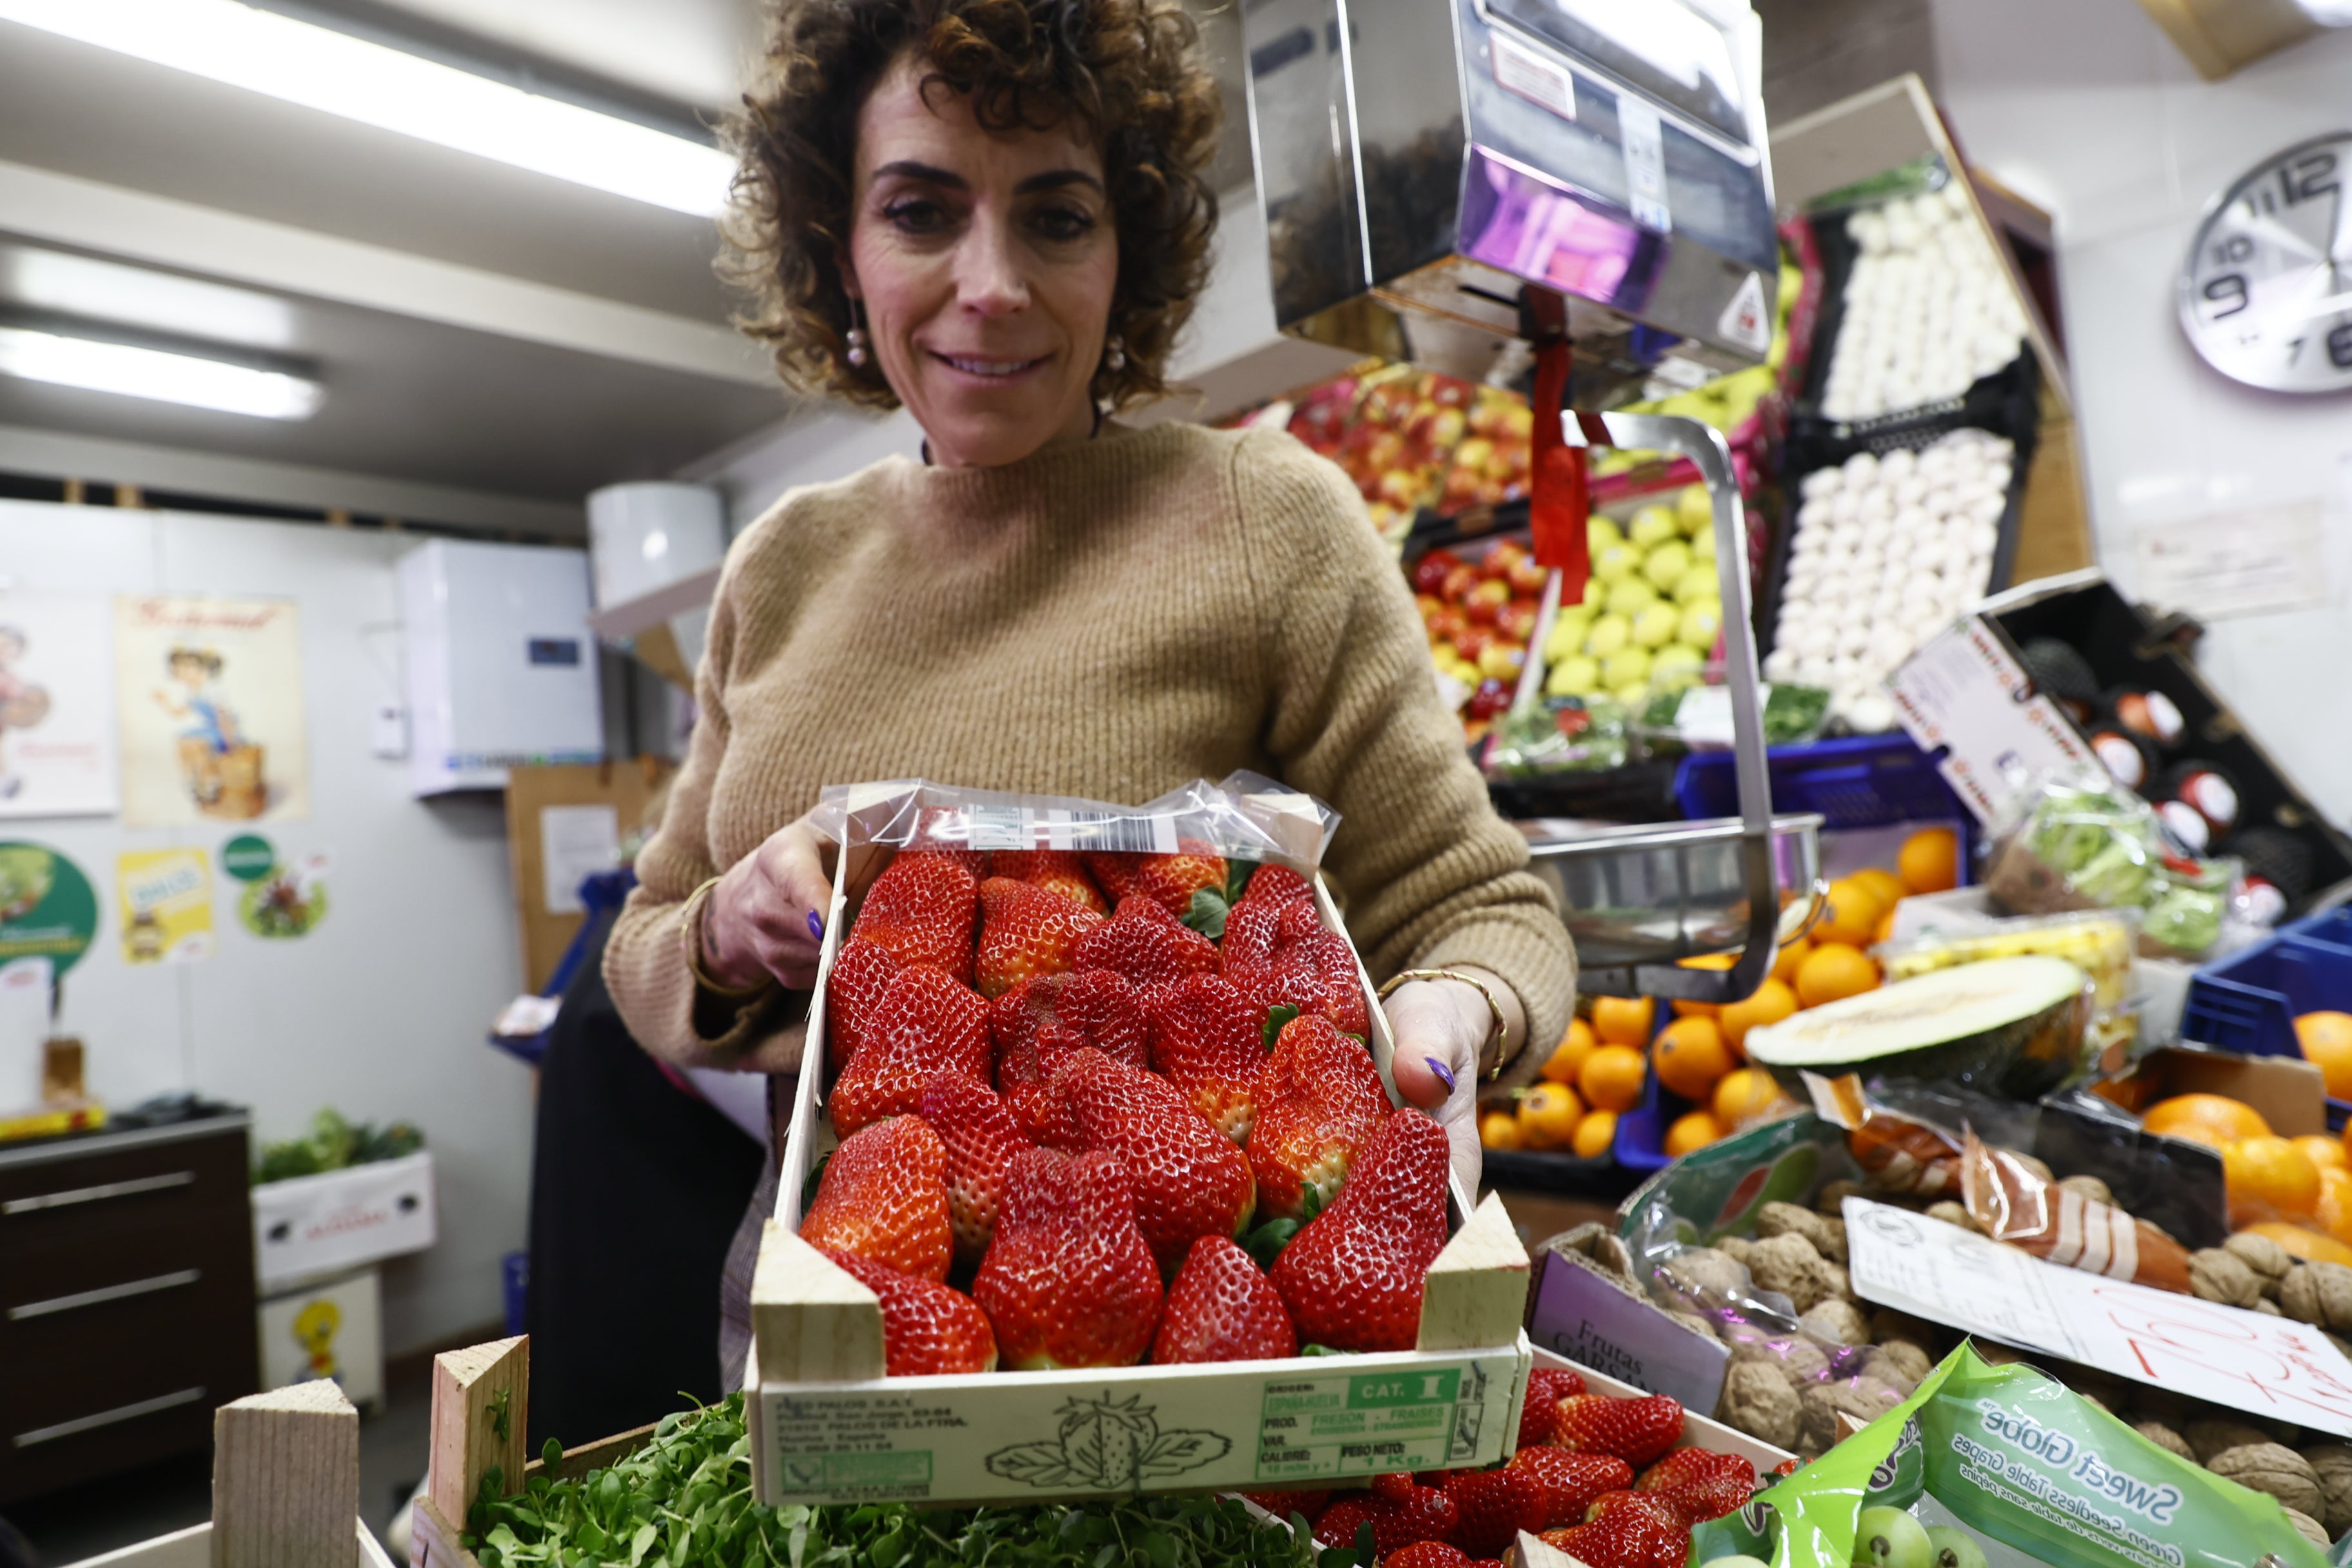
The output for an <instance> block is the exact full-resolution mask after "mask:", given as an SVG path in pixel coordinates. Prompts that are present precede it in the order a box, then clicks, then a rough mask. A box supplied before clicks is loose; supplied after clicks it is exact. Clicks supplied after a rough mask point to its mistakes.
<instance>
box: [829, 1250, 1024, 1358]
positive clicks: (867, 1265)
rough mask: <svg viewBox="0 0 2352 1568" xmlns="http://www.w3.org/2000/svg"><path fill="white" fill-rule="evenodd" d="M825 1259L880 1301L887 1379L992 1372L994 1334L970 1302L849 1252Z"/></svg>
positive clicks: (959, 1293)
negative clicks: (840, 1268) (832, 1262)
mask: <svg viewBox="0 0 2352 1568" xmlns="http://www.w3.org/2000/svg"><path fill="white" fill-rule="evenodd" d="M825 1256H826V1257H827V1258H832V1259H833V1260H834V1261H835V1263H837V1264H839V1265H840V1266H841V1267H842V1268H845V1269H847V1270H848V1271H849V1272H850V1274H851V1275H853V1276H854V1277H855V1278H856V1280H857V1282H858V1283H859V1284H860V1285H863V1286H865V1287H866V1289H868V1290H871V1291H873V1292H874V1294H875V1295H876V1296H877V1297H879V1298H880V1299H881V1301H882V1353H883V1358H884V1366H885V1370H886V1374H887V1375H888V1376H891V1377H940V1376H949V1375H952V1374H954V1373H971V1372H994V1371H995V1370H996V1335H995V1333H994V1332H993V1331H991V1330H990V1328H989V1326H988V1317H987V1315H986V1314H985V1313H983V1312H982V1311H981V1310H980V1308H979V1307H978V1306H977V1305H976V1304H975V1303H974V1302H973V1300H972V1299H971V1297H969V1296H967V1295H965V1294H964V1293H963V1292H962V1291H961V1290H950V1289H948V1288H947V1287H946V1286H944V1285H935V1284H933V1283H932V1282H931V1281H930V1280H929V1279H918V1278H917V1277H916V1276H914V1275H912V1274H901V1273H899V1272H898V1270H897V1269H895V1268H891V1267H890V1266H889V1265H888V1264H887V1263H877V1262H875V1261H874V1260H873V1259H872V1258H860V1257H859V1256H858V1255H857V1254H856V1253H854V1252H843V1251H841V1250H839V1249H837V1248H834V1249H828V1250H827V1251H826V1252H825Z"/></svg>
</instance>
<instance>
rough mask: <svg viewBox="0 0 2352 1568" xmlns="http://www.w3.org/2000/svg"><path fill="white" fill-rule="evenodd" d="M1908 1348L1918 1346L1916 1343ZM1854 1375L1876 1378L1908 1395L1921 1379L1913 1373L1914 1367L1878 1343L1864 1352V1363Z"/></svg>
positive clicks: (1914, 1348)
mask: <svg viewBox="0 0 2352 1568" xmlns="http://www.w3.org/2000/svg"><path fill="white" fill-rule="evenodd" d="M1917 1348H1918V1347H1916V1345H1915V1346H1906V1349H1913V1350H1916V1349H1917ZM1854 1375H1855V1376H1857V1377H1867V1378H1874V1379H1876V1380H1877V1381H1878V1382H1880V1383H1883V1384H1886V1385H1887V1386H1888V1387H1890V1388H1895V1389H1899V1390H1901V1391H1902V1393H1903V1394H1905V1395H1906V1396H1907V1395H1908V1394H1910V1392H1911V1391H1912V1390H1913V1389H1915V1388H1916V1387H1918V1386H1919V1379H1918V1378H1916V1377H1915V1376H1913V1375H1912V1368H1911V1366H1910V1364H1909V1363H1906V1362H1904V1361H1900V1360H1898V1359H1896V1358H1895V1357H1894V1356H1891V1355H1888V1354H1887V1353H1886V1352H1885V1351H1884V1350H1881V1349H1880V1348H1878V1347H1877V1346H1876V1345H1873V1346H1872V1347H1871V1348H1870V1349H1869V1350H1867V1351H1864V1352H1863V1356H1862V1364H1861V1365H1860V1366H1859V1367H1857V1368H1856V1369H1855V1372H1854Z"/></svg>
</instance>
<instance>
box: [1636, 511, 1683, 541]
mask: <svg viewBox="0 0 2352 1568" xmlns="http://www.w3.org/2000/svg"><path fill="white" fill-rule="evenodd" d="M1681 535H1682V525H1681V524H1680V523H1678V522H1676V521H1675V512H1674V509H1673V508H1672V507H1664V506H1645V507H1643V509H1642V510H1639V511H1637V512H1635V513H1634V514H1633V527H1631V528H1629V529H1627V530H1626V531H1625V537H1626V538H1627V539H1628V540H1631V541H1632V542H1633V544H1634V545H1635V546H1636V547H1637V548H1639V549H1643V550H1654V549H1656V548H1657V547H1658V546H1659V545H1661V544H1664V542H1666V541H1667V540H1669V539H1676V538H1679V537H1681Z"/></svg>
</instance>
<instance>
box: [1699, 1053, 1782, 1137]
mask: <svg viewBox="0 0 2352 1568" xmlns="http://www.w3.org/2000/svg"><path fill="white" fill-rule="evenodd" d="M1787 1098H1788V1097H1787V1096H1786V1095H1784V1094H1782V1093H1781V1092H1780V1085H1779V1084H1777V1083H1775V1082H1773V1081H1772V1075H1771V1074H1770V1073H1769V1072H1766V1071H1765V1070H1764V1069H1763V1068H1733V1069H1732V1070H1731V1071H1729V1072H1727V1073H1725V1074H1724V1075H1723V1081H1722V1082H1721V1083H1718V1084H1717V1085H1716V1086H1715V1095H1714V1098H1713V1100H1710V1101H1709V1103H1708V1106H1707V1109H1708V1110H1712V1111H1714V1112H1715V1119H1716V1120H1717V1121H1720V1122H1722V1123H1723V1124H1724V1126H1726V1127H1738V1126H1740V1125H1742V1124H1744V1123H1746V1122H1748V1121H1753V1120H1754V1119H1755V1118H1757V1117H1759V1116H1761V1115H1763V1114H1764V1113H1765V1112H1766V1111H1768V1110H1771V1109H1772V1108H1773V1107H1774V1106H1776V1105H1779V1104H1780V1103H1781V1102H1782V1101H1783V1100H1786V1099H1787Z"/></svg>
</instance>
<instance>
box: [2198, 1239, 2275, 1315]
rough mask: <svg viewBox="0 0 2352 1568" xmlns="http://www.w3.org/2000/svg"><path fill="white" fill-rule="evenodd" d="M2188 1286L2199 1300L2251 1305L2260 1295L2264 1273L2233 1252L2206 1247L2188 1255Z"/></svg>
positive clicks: (2261, 1294)
mask: <svg viewBox="0 0 2352 1568" xmlns="http://www.w3.org/2000/svg"><path fill="white" fill-rule="evenodd" d="M2189 1292H2190V1293H2191V1294H2192V1295H2194V1296H2195V1297H2196V1298H2197V1299H2198V1300H2200V1301H2219V1302H2221V1304H2222V1305H2223V1306H2225V1307H2251V1306H2252V1305H2253V1304H2254V1303H2255V1302H2257V1301H2259V1300H2262V1299H2263V1277H2262V1276H2261V1275H2259V1274H2257V1273H2255V1272H2254V1271H2253V1270H2252V1268H2248V1267H2247V1266H2246V1263H2245V1260H2244V1259H2243V1258H2240V1257H2239V1256H2238V1255H2237V1254H2236V1253H2234V1252H2230V1251H2227V1250H2225V1249H2224V1248H2221V1247H2205V1248H2203V1249H2202V1250H2200V1251H2197V1252H2192V1253H2190V1254H2189Z"/></svg>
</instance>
